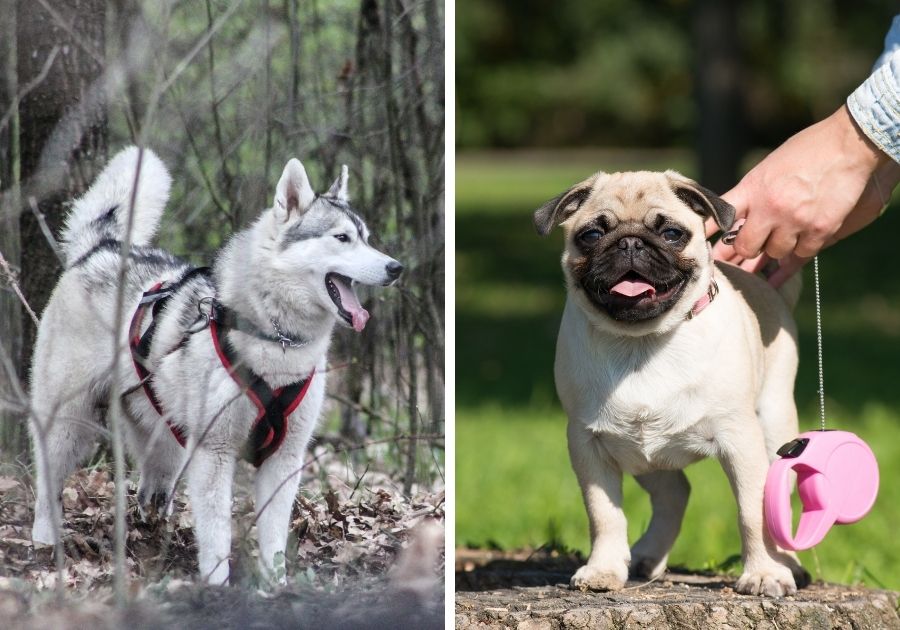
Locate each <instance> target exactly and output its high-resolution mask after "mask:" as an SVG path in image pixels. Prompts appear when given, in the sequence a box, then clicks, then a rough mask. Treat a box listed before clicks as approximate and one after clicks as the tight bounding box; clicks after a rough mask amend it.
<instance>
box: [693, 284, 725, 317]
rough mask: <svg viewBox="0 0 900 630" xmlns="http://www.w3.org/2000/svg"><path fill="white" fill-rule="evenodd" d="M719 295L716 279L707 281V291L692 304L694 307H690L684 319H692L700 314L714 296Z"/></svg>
mask: <svg viewBox="0 0 900 630" xmlns="http://www.w3.org/2000/svg"><path fill="white" fill-rule="evenodd" d="M718 294H719V285H718V284H716V279H715V278H712V279H711V280H710V281H709V289H708V290H707V291H706V293H704V294H703V297H702V298H700V299H699V300H697V301H696V302H694V305H693V306H692V307H691V310H690V311H689V312H688V314H687V317H686V318H685V319H694V318H695V317H697V315H699V314H700V311H702V310H703V309H705V308H706V307H707V306H709V305H710V304H711V303H712V301H713V300H714V299H716V296H717V295H718Z"/></svg>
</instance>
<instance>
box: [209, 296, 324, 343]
mask: <svg viewBox="0 0 900 630" xmlns="http://www.w3.org/2000/svg"><path fill="white" fill-rule="evenodd" d="M213 311H214V314H213V317H212V318H211V319H213V320H215V321H217V322H219V325H220V326H222V327H223V328H230V329H232V330H237V331H239V332H242V333H245V334H247V335H251V336H253V337H256V338H257V339H262V340H263V341H272V342H274V343H280V344H281V349H282V350H285V349H287V348H302V347H303V346H306V345H308V344H309V339H302V338H298V337H291V336H289V335H287V334H285V333H284V332H283V331H282V330H281V327H280V326H279V325H278V322H276V321H275V319H274V318H273V319H270V320H269V321H270V322H271V323H272V329H273V330H274V331H275V334H274V335H273V334H269V333H267V332H265V331H264V330H262V329H260V327H259V326H257V325H256V324H254V323H253V322H251V321H250V320H249V319H247V318H246V317H244V316H242V315H240V314H238V313H236V312H235V311H233V310H231V309H229V308H225V307H224V306H223V305H222V304H221V303H220V302H218V301H214V302H213Z"/></svg>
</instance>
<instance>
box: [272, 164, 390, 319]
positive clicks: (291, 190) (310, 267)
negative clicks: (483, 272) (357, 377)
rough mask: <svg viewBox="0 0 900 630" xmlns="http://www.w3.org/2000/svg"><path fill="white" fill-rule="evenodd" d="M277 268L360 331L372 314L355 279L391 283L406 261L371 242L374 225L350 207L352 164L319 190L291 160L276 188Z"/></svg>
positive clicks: (342, 168) (302, 169)
mask: <svg viewBox="0 0 900 630" xmlns="http://www.w3.org/2000/svg"><path fill="white" fill-rule="evenodd" d="M272 220H273V222H274V226H275V248H276V250H277V251H276V252H273V254H275V257H276V258H277V260H278V267H279V268H280V269H282V270H284V271H288V272H289V274H290V276H291V277H292V278H293V279H294V280H295V281H296V282H297V283H298V285H299V284H302V285H303V289H304V290H303V291H302V293H303V294H304V297H305V298H306V299H310V298H311V299H315V300H316V301H318V302H319V303H320V306H322V307H323V308H325V309H326V310H328V311H330V312H331V313H332V314H334V316H335V317H336V318H337V320H338V321H339V322H341V323H342V324H344V325H345V326H350V327H353V329H354V330H356V331H361V330H362V329H363V328H364V327H365V325H366V322H367V321H368V319H369V313H368V311H366V309H364V308H363V307H362V305H361V304H360V303H359V298H358V297H357V296H356V292H355V291H354V289H353V287H354V284H356V283H360V284H368V285H381V286H388V285H390V284H393V283H394V281H396V280H397V278H399V277H400V274H401V272H402V271H403V265H401V264H400V263H399V262H397V261H396V260H394V259H393V258H391V257H390V256H388V255H386V254H383V253H381V252H379V251H378V250H376V249H375V248H373V247H372V246H371V245H369V230H368V228H367V227H366V224H365V223H364V222H363V220H362V219H361V218H360V217H359V215H357V214H356V213H355V212H354V211H353V209H352V208H351V207H350V203H349V198H348V194H347V167H346V166H342V167H341V174H340V176H339V177H338V178H337V180H335V182H334V184H332V185H331V188H329V189H328V192H326V193H323V194H319V195H317V194H316V193H314V192H313V189H312V187H311V186H310V184H309V178H308V177H307V175H306V170H305V169H304V168H303V165H302V164H301V163H300V161H299V160H296V159H292V160H291V161H290V162H288V163H287V165H286V166H285V167H284V173H282V175H281V179H280V180H279V181H278V186H277V187H276V189H275V205H274V207H273V208H272Z"/></svg>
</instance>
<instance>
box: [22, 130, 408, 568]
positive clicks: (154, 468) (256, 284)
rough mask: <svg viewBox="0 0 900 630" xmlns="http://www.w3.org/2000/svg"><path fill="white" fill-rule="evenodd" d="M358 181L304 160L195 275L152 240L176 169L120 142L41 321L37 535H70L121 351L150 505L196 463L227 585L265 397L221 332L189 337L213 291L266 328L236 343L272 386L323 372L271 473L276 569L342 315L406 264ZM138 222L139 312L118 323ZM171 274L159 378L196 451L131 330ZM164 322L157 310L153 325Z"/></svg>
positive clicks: (203, 564) (127, 297)
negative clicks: (68, 516)
mask: <svg viewBox="0 0 900 630" xmlns="http://www.w3.org/2000/svg"><path fill="white" fill-rule="evenodd" d="M347 179H348V177H347V167H346V166H345V167H343V168H342V170H341V174H340V176H339V177H338V179H337V180H336V181H335V183H334V184H333V185H332V187H331V188H330V189H329V190H328V192H326V193H324V194H321V195H316V194H315V193H314V192H313V189H312V187H311V186H310V183H309V179H308V177H307V174H306V171H305V169H304V168H303V165H302V164H301V163H300V162H299V161H297V160H296V159H292V160H290V161H289V162H288V163H287V165H286V166H285V169H284V172H283V174H282V175H281V178H280V180H279V182H278V185H277V187H276V190H275V200H274V204H273V206H272V207H271V208H269V209H267V210H264V211H263V212H262V213H261V214H260V216H259V217H258V218H257V219H256V221H254V222H253V224H252V225H250V226H249V227H248V228H246V229H244V230H242V231H241V232H239V233H237V234H235V235H234V236H233V237H232V238H231V240H230V241H229V242H228V244H227V245H226V246H225V247H224V249H223V250H222V251H221V252H220V253H219V254H218V255H217V257H216V259H215V264H214V267H213V272H212V274H211V275H202V274H195V275H192V276H191V277H190V278H189V279H187V280H185V277H186V275H187V274H188V272H189V271H191V269H192V267H191V265H189V264H188V263H186V262H184V261H182V260H180V259H178V258H176V257H175V256H172V255H171V254H169V253H167V252H165V251H162V250H160V249H156V248H155V247H153V246H152V245H151V242H152V239H153V236H154V234H155V232H156V229H157V227H158V225H159V222H160V219H161V217H162V213H163V209H164V207H165V204H166V202H167V200H168V195H169V187H170V182H171V178H170V176H169V174H168V172H167V171H166V168H165V166H164V165H163V163H162V161H161V160H160V159H159V158H158V157H157V156H156V155H154V154H153V153H152V152H151V151H150V150H148V149H143V150H142V151H141V150H139V149H138V148H137V147H130V148H127V149H125V150H123V151H122V152H120V153H119V154H118V155H116V156H115V157H114V158H113V159H112V160H111V161H110V163H109V164H108V165H107V167H106V169H105V170H104V171H103V172H102V173H101V174H100V175H99V177H98V178H97V179H96V181H95V182H94V184H93V185H92V186H91V188H90V190H89V191H88V192H87V193H86V194H85V195H84V196H83V197H82V198H80V199H78V200H77V201H75V202H74V204H73V206H72V210H71V212H70V213H69V215H68V217H67V221H66V225H65V229H64V231H63V235H62V244H61V245H62V249H63V252H64V254H65V259H66V265H65V271H64V273H63V275H62V277H61V278H60V280H59V283H58V284H57V286H56V288H55V289H54V291H53V294H52V296H51V298H50V301H49V303H48V305H47V308H46V310H45V311H44V313H43V316H42V318H41V322H40V326H39V329H38V336H37V341H36V346H35V353H34V361H33V368H32V375H31V404H32V414H31V417H30V429H31V434H32V442H33V446H34V455H35V462H36V466H37V483H36V486H37V487H36V494H37V501H36V505H35V520H34V527H33V529H32V538H33V540H34V542H35V543H38V544H53V543H55V542H56V540H57V536H58V533H59V531H60V525H61V513H62V510H61V505H60V500H59V496H60V491H61V488H62V485H63V482H64V480H65V478H66V477H67V476H68V475H69V474H70V473H71V472H72V471H73V470H74V469H75V468H76V466H77V465H78V464H79V463H80V462H81V460H82V459H83V458H84V457H85V456H86V455H87V454H88V453H89V452H90V450H91V449H92V447H93V445H94V443H95V442H96V440H97V438H98V437H99V436H100V434H101V432H102V421H103V418H104V414H105V413H106V412H107V411H106V410H107V403H108V399H109V395H110V392H111V391H112V389H113V388H112V379H113V375H112V373H111V366H112V363H113V356H114V352H118V353H119V357H118V359H119V365H120V366H121V367H120V369H119V370H118V373H119V379H120V382H119V383H118V385H119V391H122V392H126V394H125V395H124V396H123V399H122V403H123V408H124V411H125V413H124V415H125V417H124V418H121V419H120V420H123V421H124V426H125V427H126V437H127V444H128V447H129V451H130V453H131V455H132V457H133V458H134V461H135V462H136V464H137V467H138V468H139V470H140V482H139V487H138V501H139V504H140V506H141V508H142V511H146V510H147V509H150V508H156V509H167V510H170V509H171V507H170V506H171V501H170V499H171V497H172V494H173V493H174V491H175V484H176V482H177V479H178V478H179V476H180V474H181V471H182V468H183V467H184V466H185V465H187V469H186V470H185V471H184V472H185V478H186V481H187V490H188V493H189V495H190V500H191V506H192V509H193V516H194V530H195V532H196V538H197V546H198V549H199V568H200V574H201V576H202V578H204V579H205V580H208V581H209V582H211V583H216V584H222V583H227V581H228V578H229V562H228V558H229V554H230V549H231V503H232V480H233V475H234V471H235V465H236V462H237V459H238V457H239V455H240V453H241V452H242V449H243V447H244V444H245V442H246V440H247V437H248V434H249V431H250V428H251V426H252V423H253V420H254V418H255V416H256V408H255V407H254V406H253V405H252V403H251V402H250V400H249V399H248V398H247V396H246V395H245V394H244V393H242V391H241V389H240V388H239V387H238V385H237V384H236V383H235V382H234V380H232V378H231V377H230V376H229V374H228V373H227V372H226V370H225V368H224V367H223V365H222V363H221V362H220V360H219V358H218V356H217V354H216V352H215V349H214V347H213V343H212V340H211V337H210V335H209V334H208V333H207V334H193V335H186V331H187V330H188V329H189V328H191V327H192V326H195V325H197V324H198V303H199V302H200V300H201V299H202V298H206V297H213V298H215V300H217V301H218V302H220V303H221V304H223V305H224V306H225V307H227V308H228V309H231V310H232V311H234V312H235V313H237V314H238V315H239V316H240V317H241V318H242V320H243V321H244V322H247V323H248V325H249V326H250V327H251V329H246V326H245V327H242V328H241V329H240V330H235V329H232V330H229V331H228V332H227V335H228V341H229V343H230V344H231V345H232V346H233V348H234V349H235V351H236V353H237V355H238V356H239V358H240V360H241V361H242V362H243V363H244V364H245V365H246V366H248V367H249V368H250V369H251V370H252V371H253V372H255V373H256V374H258V375H260V376H261V377H262V378H263V379H264V380H265V381H266V382H267V383H268V385H269V386H270V387H272V388H273V389H274V388H278V387H281V386H284V385H287V384H289V383H293V382H296V381H298V380H301V379H302V378H304V377H306V376H308V375H309V374H310V373H311V372H312V370H313V369H314V368H315V369H316V375H315V377H314V378H313V381H312V383H311V385H310V387H309V391H308V392H307V395H306V397H305V398H304V400H303V402H302V403H301V404H300V406H299V407H298V408H297V409H296V410H295V411H294V412H293V413H292V414H291V416H290V418H289V429H288V432H287V435H286V437H285V439H284V442H283V444H282V445H281V447H280V448H279V449H278V450H277V451H276V452H275V453H274V454H273V455H272V456H271V457H269V458H268V459H267V460H266V461H265V462H264V463H263V464H262V466H261V467H260V468H259V470H258V471H257V473H256V478H255V502H256V509H257V516H258V520H257V529H258V532H259V534H258V536H259V548H260V554H259V559H260V567H261V569H262V570H263V571H264V572H265V574H267V575H269V576H271V575H272V574H273V562H274V560H275V558H276V556H277V554H279V552H284V549H285V544H286V540H287V531H288V522H289V518H290V512H291V506H292V503H293V500H294V497H295V495H296V492H297V488H298V485H299V481H300V474H299V472H300V469H301V467H302V465H303V458H304V452H305V450H306V447H307V444H308V442H309V440H310V437H311V435H312V432H313V429H314V428H315V426H316V422H317V420H318V418H319V413H320V410H321V408H322V402H323V399H324V395H325V381H326V370H325V364H326V356H327V352H328V346H329V343H330V341H331V335H332V330H333V328H334V325H335V322H339V323H341V324H343V325H345V326H349V327H353V328H355V329H356V330H357V331H360V330H362V328H363V327H364V326H365V323H366V320H367V319H368V313H367V312H366V311H365V309H363V308H362V306H361V305H360V303H359V301H358V299H357V297H356V295H355V292H354V290H353V284H354V283H355V282H358V283H362V284H369V285H384V286H387V285H390V284H392V283H393V282H394V281H395V280H396V279H397V278H398V277H399V275H400V273H401V271H402V269H403V267H402V266H401V265H400V263H398V262H397V261H396V260H394V259H393V258H391V257H390V256H387V255H386V254H384V253H381V252H379V251H377V250H376V249H374V248H373V247H371V246H370V245H369V244H368V237H369V233H368V230H367V228H366V225H365V223H364V222H363V220H362V219H361V218H360V217H359V216H358V215H357V214H356V213H355V212H354V211H353V209H352V208H351V206H350V204H349V200H348V190H347ZM135 188H136V190H135ZM129 220H130V221H131V229H130V239H131V247H130V250H129V251H128V261H127V266H126V273H125V276H124V287H123V291H124V317H123V318H121V320H122V329H120V330H118V331H117V332H118V335H114V332H116V331H114V322H115V321H116V319H115V311H116V296H117V292H118V287H119V282H118V277H119V272H120V268H121V266H122V258H121V256H122V252H123V251H124V250H123V244H122V243H123V240H125V239H126V236H127V235H128V234H127V233H128V225H129ZM157 282H166V283H171V284H172V285H173V286H174V287H176V291H175V293H174V295H173V296H172V297H171V298H170V299H169V300H168V302H167V303H166V304H165V306H164V308H163V309H162V310H161V312H160V313H159V315H158V316H157V317H156V321H157V329H156V332H155V334H154V337H153V343H152V346H151V349H150V357H149V361H150V365H151V368H152V369H151V372H152V374H153V376H152V383H153V386H154V388H155V390H156V392H157V396H158V397H159V399H160V403H161V405H162V407H163V410H164V412H165V415H166V417H167V418H168V419H169V420H170V421H172V422H174V423H175V424H177V425H179V426H181V427H183V428H184V430H185V431H186V432H187V434H188V443H187V447H186V448H181V447H180V446H179V444H178V443H177V442H176V440H175V439H174V437H173V436H172V434H171V433H170V431H169V429H168V428H167V426H166V423H165V422H164V419H163V418H161V417H160V416H159V414H158V413H157V412H156V411H155V410H154V409H153V407H152V406H151V405H150V403H149V401H148V399H147V397H146V396H145V394H144V392H143V391H142V389H141V388H140V387H138V384H139V383H138V377H137V375H136V373H135V371H134V370H133V369H132V366H131V356H130V351H129V348H128V346H127V344H126V343H124V342H123V341H122V340H124V339H126V337H127V327H128V324H129V321H130V319H131V314H132V313H133V312H134V309H135V308H136V306H137V304H138V301H139V300H140V297H141V294H142V293H143V292H144V291H147V290H148V289H149V288H150V287H151V286H153V285H154V284H155V283H157ZM149 322H150V317H149V316H148V317H146V318H145V322H144V324H143V326H144V329H146V327H147V326H148V325H149ZM278 335H283V336H285V337H288V338H290V339H292V340H294V341H295V342H296V343H295V344H293V345H294V346H295V347H291V346H287V347H285V346H284V345H283V344H282V343H279V342H278V341H276V340H274V339H271V337H276V336H278ZM116 338H118V339H119V340H120V341H119V346H118V348H116V347H115V346H116V343H115V339H116ZM185 338H186V339H187V341H186V343H184V344H183V345H180V344H181V341H182V339H185Z"/></svg>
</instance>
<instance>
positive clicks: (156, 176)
mask: <svg viewBox="0 0 900 630" xmlns="http://www.w3.org/2000/svg"><path fill="white" fill-rule="evenodd" d="M171 183H172V178H171V177H170V176H169V173H168V171H167V170H166V167H165V165H164V164H163V162H162V160H160V159H159V157H157V155H156V154H155V153H153V151H151V150H150V149H140V148H138V147H135V146H131V147H128V148H126V149H123V150H122V151H120V152H119V153H117V154H116V156H115V157H114V158H113V159H112V160H110V161H109V164H107V165H106V168H104V169H103V171H102V172H101V173H100V175H98V176H97V178H96V179H95V180H94V183H93V184H91V187H90V188H89V189H88V191H87V192H86V193H85V194H84V195H83V196H82V197H81V198H79V199H78V200H76V201H75V202H74V203H73V204H72V209H71V210H70V211H69V213H68V215H67V216H66V223H65V227H64V228H63V231H62V239H61V242H60V246H61V247H62V250H63V253H64V254H65V257H66V268H67V269H68V268H70V267H72V265H74V264H75V263H76V262H77V261H78V260H80V259H81V258H82V257H83V256H85V255H86V254H88V253H90V252H91V251H92V250H93V249H94V248H96V247H98V246H101V245H106V244H110V243H121V242H122V241H123V240H124V239H125V237H126V232H128V231H129V226H128V223H129V216H130V217H131V218H130V221H131V229H130V236H131V244H132V245H134V246H142V245H149V244H150V241H151V240H152V239H153V236H154V235H155V234H156V229H157V227H159V221H160V218H161V217H162V213H163V210H164V209H165V206H166V202H167V201H168V200H169V188H170V186H171Z"/></svg>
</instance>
